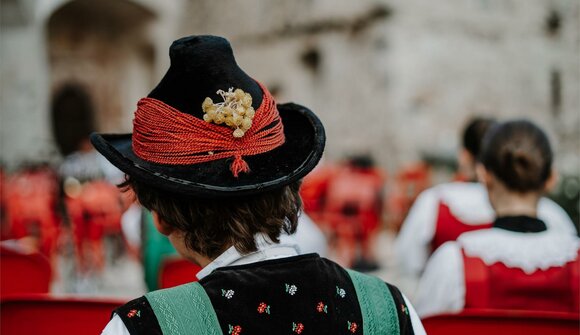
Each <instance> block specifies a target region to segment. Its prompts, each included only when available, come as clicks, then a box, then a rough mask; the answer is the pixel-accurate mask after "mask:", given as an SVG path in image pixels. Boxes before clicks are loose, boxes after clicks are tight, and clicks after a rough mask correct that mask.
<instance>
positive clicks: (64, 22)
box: [46, 0, 155, 154]
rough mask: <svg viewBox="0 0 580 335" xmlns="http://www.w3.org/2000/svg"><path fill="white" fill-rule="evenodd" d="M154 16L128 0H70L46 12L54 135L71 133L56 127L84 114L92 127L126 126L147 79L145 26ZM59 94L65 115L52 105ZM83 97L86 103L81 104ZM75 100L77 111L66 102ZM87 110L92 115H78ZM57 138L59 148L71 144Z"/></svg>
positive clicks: (149, 49) (150, 55)
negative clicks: (52, 11) (62, 132)
mask: <svg viewBox="0 0 580 335" xmlns="http://www.w3.org/2000/svg"><path fill="white" fill-rule="evenodd" d="M154 19H155V14H154V13H153V12H151V11H150V10H148V9H146V8H144V7H142V6H140V5H138V4H136V3H134V2H131V1H128V0H98V1H86V0H75V1H70V2H67V3H66V4H64V5H63V6H61V7H60V8H58V9H57V10H55V11H54V13H53V14H52V15H51V16H50V17H49V19H48V21H47V29H46V31H47V35H46V38H47V48H48V57H49V68H50V71H49V72H50V87H51V92H52V93H51V96H52V98H51V100H52V106H53V109H52V114H53V115H52V119H53V121H54V125H53V131H54V132H55V134H54V135H55V138H56V139H57V141H60V140H63V139H64V138H68V139H69V140H73V138H76V136H77V135H74V136H72V135H71V136H68V135H64V134H57V133H56V132H60V131H65V130H63V129H66V128H67V127H69V126H70V125H69V124H70V122H73V121H70V120H76V121H79V120H85V121H86V122H88V123H86V125H85V126H87V127H88V125H90V127H91V128H94V129H91V130H97V131H103V132H123V131H125V132H126V131H130V127H131V124H130V122H131V114H132V112H133V109H134V104H135V101H137V99H138V98H139V97H141V96H143V95H145V94H146V93H147V90H148V89H149V88H150V87H151V85H152V76H153V67H154V62H155V59H154V58H155V54H154V48H153V46H152V43H151V40H152V37H151V36H150V35H151V33H150V29H149V28H150V23H151V22H153V21H154ZM70 83H75V85H74V86H71V85H70ZM71 87H72V88H71ZM73 88H74V89H73ZM81 88H82V91H83V92H84V93H80V92H81ZM63 95H64V96H65V97H67V99H65V100H66V101H67V102H66V103H67V104H68V105H67V112H66V113H68V114H67V115H68V118H69V120H68V121H67V119H66V118H63V117H62V115H61V114H62V113H63V112H62V106H61V109H58V108H55V107H56V106H57V101H61V100H62V99H63ZM83 95H86V97H84V98H81V96H83ZM59 99H61V100H59ZM63 101H64V100H63ZM86 101H89V104H90V105H91V106H90V107H87V106H84V105H83V103H84V102H86ZM61 103H62V101H61ZM74 103H77V104H79V105H78V108H77V113H78V114H79V115H75V106H71V105H70V104H74ZM88 110H90V111H94V117H93V116H87V115H81V114H83V113H88V112H87V111H88ZM57 113H61V114H58V115H57ZM91 113H92V112H91ZM76 121H74V122H76ZM89 121H90V122H89ZM93 121H94V122H93ZM79 122H80V121H79ZM83 122H84V121H83ZM83 129H84V128H83ZM87 129H88V128H87ZM69 132H70V131H69ZM73 132H74V131H73ZM69 135H70V134H69ZM67 136H68V137H67ZM59 139H60V140H59ZM58 144H59V146H60V147H61V150H62V152H63V154H65V153H66V151H68V150H64V149H65V147H66V148H69V147H70V144H61V143H58ZM63 145H64V146H63Z"/></svg>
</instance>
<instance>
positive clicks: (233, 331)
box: [228, 325, 242, 335]
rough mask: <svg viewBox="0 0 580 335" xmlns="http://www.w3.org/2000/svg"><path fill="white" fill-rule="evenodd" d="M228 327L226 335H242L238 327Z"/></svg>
mask: <svg viewBox="0 0 580 335" xmlns="http://www.w3.org/2000/svg"><path fill="white" fill-rule="evenodd" d="M228 327H229V331H228V334H230V335H240V334H241V333H242V327H241V326H239V325H237V326H232V325H228Z"/></svg>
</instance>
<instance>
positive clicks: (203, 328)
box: [145, 282, 222, 335]
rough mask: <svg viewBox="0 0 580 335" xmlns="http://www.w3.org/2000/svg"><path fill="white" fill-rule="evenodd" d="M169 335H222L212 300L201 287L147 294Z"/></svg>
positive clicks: (188, 285) (170, 289)
mask: <svg viewBox="0 0 580 335" xmlns="http://www.w3.org/2000/svg"><path fill="white" fill-rule="evenodd" d="M145 297H146V298H147V300H148V301H149V304H150V305H151V308H152V309H153V312H154V313H155V316H156V317H157V321H158V322H159V326H160V327H161V330H162V331H163V334H165V335H221V334H222V331H221V327H220V323H219V321H218V318H217V315H216V314H215V311H214V309H213V306H212V304H211V300H210V299H209V297H208V296H207V293H206V292H205V290H204V289H203V287H202V286H201V285H200V284H199V283H198V282H194V283H188V284H184V285H180V286H176V287H172V288H168V289H164V290H158V291H153V292H149V293H147V294H145Z"/></svg>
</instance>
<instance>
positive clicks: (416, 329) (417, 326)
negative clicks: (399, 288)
mask: <svg viewBox="0 0 580 335" xmlns="http://www.w3.org/2000/svg"><path fill="white" fill-rule="evenodd" d="M401 294H403V293H401ZM403 299H404V300H405V304H407V308H409V315H410V316H411V325H412V326H413V333H414V334H415V335H426V334H427V333H426V332H425V328H424V327H423V323H421V319H419V316H418V315H417V312H416V311H415V308H414V307H413V305H411V302H410V301H409V299H407V297H406V296H405V295H404V294H403Z"/></svg>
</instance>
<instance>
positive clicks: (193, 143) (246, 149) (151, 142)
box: [132, 83, 285, 177]
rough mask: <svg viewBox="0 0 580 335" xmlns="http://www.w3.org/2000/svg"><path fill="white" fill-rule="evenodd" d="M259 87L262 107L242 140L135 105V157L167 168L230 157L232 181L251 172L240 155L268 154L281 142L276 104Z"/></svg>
mask: <svg viewBox="0 0 580 335" xmlns="http://www.w3.org/2000/svg"><path fill="white" fill-rule="evenodd" d="M258 84H259V83H258ZM259 85H260V87H261V89H262V92H263V96H262V104H261V105H260V107H259V108H258V109H257V110H256V113H255V117H254V119H253V120H252V126H251V128H250V129H248V130H247V131H246V132H245V134H244V135H243V137H240V138H236V137H234V136H233V135H232V130H231V128H229V127H226V126H220V125H216V124H213V123H209V122H206V121H204V120H202V119H199V118H196V117H194V116H192V115H190V114H186V113H182V112H180V111H178V110H177V109H175V108H173V107H171V106H169V105H167V104H165V103H164V102H162V101H160V100H157V99H154V98H143V99H141V100H139V102H138V103H137V111H135V118H134V119H133V138H132V139H133V144H132V145H133V152H134V153H135V154H136V155H137V156H138V157H139V158H141V159H143V160H146V161H149V162H154V163H159V164H169V165H190V164H198V163H205V162H210V161H215V160H219V159H223V158H229V157H233V158H234V161H233V162H232V164H231V166H230V170H231V171H232V173H233V175H234V176H235V177H238V175H239V173H240V172H246V173H247V172H249V171H250V168H249V166H248V164H247V163H246V162H245V161H244V160H243V158H242V156H250V155H257V154H261V153H265V152H268V151H271V150H273V149H275V148H277V147H279V146H281V145H282V144H284V141H285V137H284V127H283V125H282V121H281V120H280V114H279V113H278V109H277V108H276V102H275V101H274V98H273V97H272V95H271V94H270V92H269V91H268V90H267V89H266V88H265V87H264V86H263V85H262V84H259ZM200 108H201V106H200Z"/></svg>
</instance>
